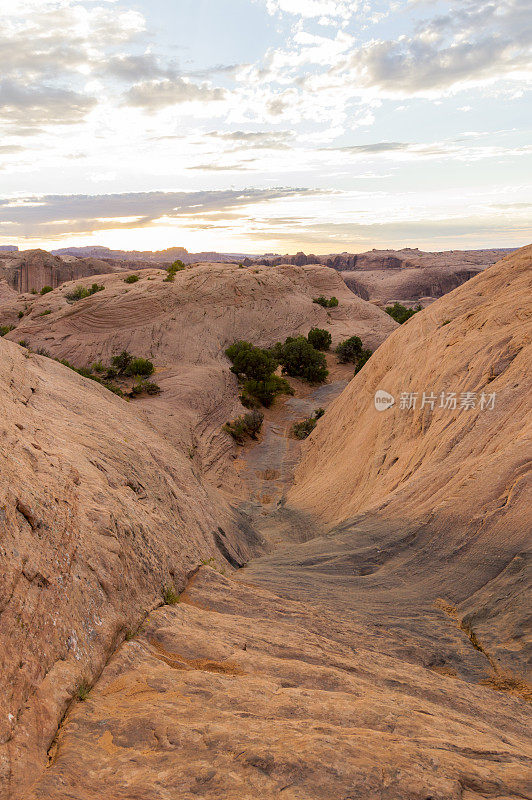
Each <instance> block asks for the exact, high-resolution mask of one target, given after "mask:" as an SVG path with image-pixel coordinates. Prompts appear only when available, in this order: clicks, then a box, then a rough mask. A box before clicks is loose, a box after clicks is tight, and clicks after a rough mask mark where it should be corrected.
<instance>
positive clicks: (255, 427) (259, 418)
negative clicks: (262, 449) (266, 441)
mask: <svg viewBox="0 0 532 800" xmlns="http://www.w3.org/2000/svg"><path fill="white" fill-rule="evenodd" d="M263 422H264V414H262V412H260V411H257V409H254V410H253V411H250V412H249V413H248V414H244V416H242V417H237V419H234V420H233V421H232V422H226V424H225V425H224V426H223V430H224V431H225V432H226V433H229V434H230V435H231V436H232V437H233V439H234V440H235V442H237V443H238V444H243V443H244V441H245V439H246V437H247V436H249V437H250V438H251V439H256V438H257V436H258V434H259V432H260V429H261V428H262V423H263Z"/></svg>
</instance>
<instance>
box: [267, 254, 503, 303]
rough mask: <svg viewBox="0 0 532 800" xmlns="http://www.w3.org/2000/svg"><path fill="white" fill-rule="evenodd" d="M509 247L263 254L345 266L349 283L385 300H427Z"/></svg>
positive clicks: (281, 260)
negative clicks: (356, 252) (431, 251)
mask: <svg viewBox="0 0 532 800" xmlns="http://www.w3.org/2000/svg"><path fill="white" fill-rule="evenodd" d="M508 252H510V251H508V250H450V251H448V252H444V253H424V252H422V251H421V250H418V249H412V248H410V247H406V248H404V249H402V250H371V251H369V252H367V253H358V254H354V253H339V254H333V255H326V256H315V255H305V253H297V254H296V255H295V256H275V257H274V258H270V259H261V261H263V262H264V263H270V264H276V263H287V264H299V265H304V264H324V265H326V266H328V267H332V268H333V269H337V270H339V271H340V272H341V274H342V278H343V279H344V280H345V282H346V284H347V285H348V286H349V288H350V289H351V290H352V291H353V292H355V294H358V295H359V296H360V297H362V298H363V299H364V300H370V301H371V302H373V303H377V304H378V305H380V306H385V305H392V304H393V303H395V302H400V303H403V304H405V305H407V306H414V305H416V303H419V302H421V304H422V305H423V306H425V305H428V304H429V303H430V302H432V301H433V300H435V299H436V298H438V297H442V296H443V295H444V294H447V292H450V291H451V290H452V289H455V288H456V287H457V286H460V285H461V284H462V283H464V282H465V281H467V280H469V279H470V278H472V277H474V276H475V275H477V274H478V273H479V272H481V271H482V270H483V269H486V267H489V266H490V265H491V264H494V263H495V262H496V261H498V260H499V259H500V258H502V257H503V256H505V255H506V254H507V253H508Z"/></svg>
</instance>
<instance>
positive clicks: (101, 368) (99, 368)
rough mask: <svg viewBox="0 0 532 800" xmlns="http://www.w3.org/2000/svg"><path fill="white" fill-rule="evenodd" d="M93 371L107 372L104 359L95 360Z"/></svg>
mask: <svg viewBox="0 0 532 800" xmlns="http://www.w3.org/2000/svg"><path fill="white" fill-rule="evenodd" d="M92 370H93V372H98V373H102V372H105V367H104V365H103V361H95V362H94V364H93V365H92Z"/></svg>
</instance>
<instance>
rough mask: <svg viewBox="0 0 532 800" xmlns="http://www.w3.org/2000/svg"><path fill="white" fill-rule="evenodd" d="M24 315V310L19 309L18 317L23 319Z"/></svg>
mask: <svg viewBox="0 0 532 800" xmlns="http://www.w3.org/2000/svg"><path fill="white" fill-rule="evenodd" d="M23 316H24V312H23V311H19V312H18V318H19V319H22V317H23Z"/></svg>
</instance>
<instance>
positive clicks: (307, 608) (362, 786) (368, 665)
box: [25, 367, 532, 800]
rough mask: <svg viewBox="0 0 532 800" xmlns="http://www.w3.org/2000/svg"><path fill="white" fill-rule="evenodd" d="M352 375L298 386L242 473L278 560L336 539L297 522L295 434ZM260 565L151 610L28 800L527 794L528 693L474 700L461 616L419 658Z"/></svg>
mask: <svg viewBox="0 0 532 800" xmlns="http://www.w3.org/2000/svg"><path fill="white" fill-rule="evenodd" d="M350 374H351V369H350V368H346V369H345V370H344V368H342V367H336V368H335V370H334V371H333V373H332V381H331V383H329V384H327V385H325V386H322V387H319V388H317V389H310V388H309V387H305V386H304V385H299V384H298V385H297V387H296V395H295V396H294V397H291V398H283V399H282V400H280V401H277V403H276V405H275V406H274V408H272V409H271V410H269V411H267V412H266V419H265V423H264V427H263V432H262V434H261V439H260V441H259V442H258V443H255V444H252V445H250V446H246V447H245V448H242V449H241V450H240V451H239V453H238V457H237V458H236V459H235V462H234V466H235V469H236V470H237V472H238V475H239V478H240V480H241V482H242V483H243V485H244V486H245V487H246V489H245V496H244V497H243V498H241V499H239V500H238V501H236V505H237V507H238V509H239V511H240V512H242V513H243V514H244V515H245V516H246V517H247V519H248V521H249V523H250V525H251V526H253V528H254V529H255V530H256V531H257V532H258V534H259V535H260V536H261V537H262V539H263V546H264V551H265V553H267V554H269V555H270V556H273V558H274V559H275V557H276V555H278V554H279V555H280V557H281V558H282V557H283V553H288V558H290V552H291V549H292V548H293V547H294V545H297V544H298V543H304V542H308V541H310V540H311V539H317V538H320V539H324V540H327V538H328V537H329V536H330V534H329V533H327V532H326V531H324V530H323V529H322V527H321V525H320V524H319V523H317V522H316V521H315V520H312V519H310V518H309V517H308V516H307V515H304V514H303V513H300V512H296V511H294V510H293V509H289V508H286V507H285V502H284V498H285V493H286V491H287V489H288V487H289V486H290V483H291V479H292V474H293V470H294V467H295V465H296V464H297V462H298V459H299V454H300V449H301V444H300V443H299V442H298V441H296V440H294V439H293V438H291V437H290V428H291V426H292V425H293V423H294V422H295V421H298V420H300V419H303V418H306V417H308V416H310V414H311V413H312V412H313V411H314V410H315V409H316V408H318V407H323V408H325V407H327V405H329V404H330V403H331V402H332V400H333V399H334V398H335V397H336V396H337V395H338V394H340V392H341V391H342V389H343V388H344V387H345V385H346V383H347V380H348V378H349V377H350ZM398 546H399V547H400V546H401V543H399V545H398ZM405 546H406V545H405ZM219 549H220V551H221V553H222V555H223V554H224V553H223V539H222V537H220V545H219ZM384 551H385V548H384ZM382 557H383V558H384V557H386V555H385V553H384V555H383V556H382ZM295 558H297V559H300V558H301V554H296V556H295ZM260 562H261V559H259V561H258V562H257V563H255V564H251V565H249V566H246V568H244V569H241V570H239V571H238V572H235V573H232V574H231V575H226V574H225V573H226V572H230V569H229V568H226V569H224V568H223V567H221V565H220V564H214V563H211V564H206V565H198V567H197V568H196V569H194V570H192V571H191V572H190V573H189V576H188V583H187V586H186V588H185V590H184V591H183V592H182V594H181V596H180V602H179V604H177V605H175V606H164V607H159V608H158V609H154V610H151V611H149V613H148V614H147V616H146V618H145V619H144V620H143V621H141V622H140V624H139V628H138V630H137V631H135V632H132V633H131V634H130V635H129V636H127V637H126V641H124V642H122V643H120V645H119V646H118V648H117V650H116V651H115V652H114V653H112V654H111V656H110V658H109V660H108V662H107V664H106V665H105V667H104V668H103V670H102V673H101V674H100V676H99V678H98V680H97V682H96V683H95V684H94V686H93V687H92V689H91V691H90V694H89V697H88V699H87V700H86V701H85V702H77V701H76V700H74V701H73V703H72V704H71V706H70V708H69V709H68V711H67V713H66V715H65V717H64V719H63V720H62V723H61V725H60V728H59V730H58V733H57V736H56V738H55V740H54V743H53V745H52V747H51V748H50V751H49V759H50V763H49V767H48V769H47V770H46V771H45V773H44V774H43V775H42V776H41V777H40V778H39V779H38V780H37V782H36V783H35V784H34V785H33V787H32V789H31V792H30V793H29V794H28V795H27V799H28V800H44V798H46V800H66V799H67V798H72V797H76V800H78V799H79V800H89V798H90V800H93V798H94V800H96V798H101V796H102V795H101V792H102V787H103V786H104V785H105V786H106V787H107V788H106V791H107V792H108V794H106V795H105V796H106V797H110V798H111V797H112V798H113V800H115V799H116V800H126V799H127V800H133V798H134V799H135V800H152V798H153V800H155V798H162V799H163V800H173V799H174V798H177V797H179V798H181V797H183V798H192V797H204V798H209V799H210V798H213V800H214V798H219V797H224V798H228V799H229V800H248V798H249V800H252V798H253V800H254V798H256V797H266V798H270V797H272V798H273V797H277V796H280V795H281V793H282V797H283V798H289V800H303V799H304V798H310V797H312V798H320V800H321V799H322V798H323V800H325V798H327V799H328V798H331V797H339V798H345V800H348V798H372V799H373V798H375V799H376V798H382V799H383V800H388V799H389V800H400V799H401V798H405V800H406V799H407V798H408V800H429V798H433V799H434V800H477V799H478V798H480V797H493V798H495V797H502V796H503V794H504V796H505V797H528V796H529V795H528V794H527V789H526V777H525V775H526V770H527V766H531V765H532V759H527V757H526V756H525V755H523V747H522V744H521V728H520V720H519V715H518V714H517V705H516V703H517V700H518V698H517V697H515V700H514V696H515V695H520V696H522V694H523V691H522V690H523V687H522V686H516V685H514V686H504V685H502V684H500V685H499V686H498V687H497V688H500V689H501V688H502V689H506V690H507V692H506V693H505V694H501V693H500V692H493V691H491V690H488V689H487V688H484V687H482V686H479V685H478V684H479V683H481V681H482V680H483V676H484V677H485V675H486V663H487V662H488V668H490V664H489V661H490V657H489V654H487V653H486V652H485V650H484V648H483V646H482V644H481V643H480V642H479V641H478V640H477V639H476V637H475V634H474V632H473V631H469V630H465V628H464V626H462V622H461V620H460V619H457V617H456V613H455V609H453V607H452V606H450V605H446V604H445V603H444V602H443V601H442V603H441V604H440V607H439V608H435V609H434V610H433V619H431V620H429V625H430V624H433V623H434V624H437V625H439V626H440V627H439V630H438V631H437V632H436V634H435V639H434V640H437V641H438V646H437V647H435V644H434V641H433V640H432V639H431V638H430V636H428V637H427V636H426V633H425V631H424V630H421V628H420V637H419V638H420V640H421V642H422V643H421V645H420V644H419V641H418V642H416V636H415V627H416V625H417V624H418V622H419V620H416V619H414V621H413V630H414V634H413V636H412V640H410V639H409V638H408V636H407V635H405V631H404V630H402V629H401V626H400V625H399V626H397V625H391V626H387V625H380V624H378V623H376V622H375V618H373V617H372V616H371V615H370V614H366V613H365V612H364V611H363V612H362V615H361V618H357V617H356V615H355V614H352V613H351V610H350V608H349V606H345V607H344V606H340V607H337V608H335V607H334V601H333V603H332V607H331V606H328V605H327V603H324V602H322V601H321V600H320V598H319V597H317V600H316V603H315V604H312V603H310V604H309V603H300V602H298V601H297V600H294V599H293V597H291V587H290V575H289V573H286V574H285V575H284V576H283V575H282V574H281V575H280V576H279V579H278V581H277V584H276V585H275V588H274V590H273V591H274V594H272V593H271V592H270V591H268V587H267V588H266V590H265V589H264V588H261V581H260V580H258V582H257V580H256V579H257V575H259V576H260V573H261V569H262V568H261V563H260ZM267 562H268V556H266V568H265V569H263V572H264V575H265V576H266V584H268V582H269V581H270V579H269V572H268V570H271V565H270V566H268V563H267ZM311 562H312V559H310V561H309V564H308V567H309V569H310V570H312V569H313V565H312V563H311ZM298 564H301V561H300V560H298ZM354 566H355V569H357V568H358V567H357V566H356V564H355V565H354ZM362 569H363V568H362ZM360 574H362V575H363V574H365V573H364V572H363V571H362V572H361V573H360ZM235 578H236V580H235ZM317 578H318V580H319V575H318V576H317ZM284 579H286V586H287V590H286V592H284V591H283V586H282V584H283V580H284ZM383 608H384V607H383ZM422 613H423V612H422V610H418V612H417V613H416V614H414V615H413V616H414V617H416V616H417V615H418V614H422ZM377 615H378V614H377ZM383 617H384V618H385V613H384V614H383ZM442 631H445V633H444V634H443V635H442ZM408 633H412V631H408ZM422 650H425V651H426V653H425V655H423V656H421V657H420V655H419V653H420V651H422ZM491 666H493V665H491ZM492 677H493V675H492ZM457 678H465V680H457ZM493 685H494V684H493ZM488 692H489V695H487V694H486V693H488ZM487 696H488V699H489V701H490V705H489V707H488V708H484V707H483V706H484V705H485V701H486V697H487ZM392 709H396V710H392ZM472 709H476V711H475V712H474V719H473V712H472ZM25 800H26V797H25Z"/></svg>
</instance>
